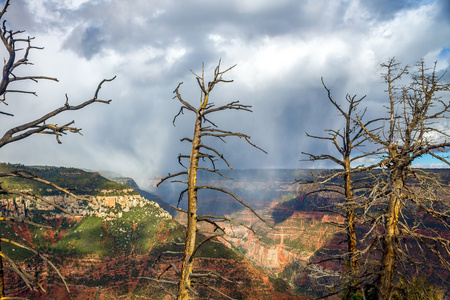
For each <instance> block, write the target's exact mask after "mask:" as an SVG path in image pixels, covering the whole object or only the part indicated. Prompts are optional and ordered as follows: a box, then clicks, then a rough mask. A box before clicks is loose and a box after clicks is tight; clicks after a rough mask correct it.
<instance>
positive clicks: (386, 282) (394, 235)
mask: <svg viewBox="0 0 450 300" xmlns="http://www.w3.org/2000/svg"><path fill="white" fill-rule="evenodd" d="M391 183H392V193H391V195H390V196H389V203H388V207H387V211H386V217H385V225H384V230H385V232H384V236H383V240H382V247H383V248H382V250H383V255H382V258H381V263H382V268H381V274H380V277H379V282H378V299H380V300H388V299H391V296H392V292H393V290H394V287H395V282H394V279H395V277H396V276H395V275H396V271H397V260H398V258H397V255H398V253H397V249H398V247H399V245H398V221H399V217H400V210H401V205H402V203H401V197H402V194H403V192H402V191H403V187H404V184H405V179H404V174H403V172H402V170H401V169H400V170H399V169H396V168H393V170H392V175H391Z"/></svg>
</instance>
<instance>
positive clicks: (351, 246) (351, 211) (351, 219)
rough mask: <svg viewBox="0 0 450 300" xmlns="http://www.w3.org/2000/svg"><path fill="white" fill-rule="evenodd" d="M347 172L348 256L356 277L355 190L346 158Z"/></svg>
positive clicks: (346, 221) (348, 159) (348, 158)
mask: <svg viewBox="0 0 450 300" xmlns="http://www.w3.org/2000/svg"><path fill="white" fill-rule="evenodd" d="M345 170H346V171H348V173H347V174H346V175H345V178H344V181H345V200H346V201H347V204H348V207H347V214H346V220H345V225H346V226H347V241H348V245H347V246H348V255H349V261H348V263H349V267H350V269H351V271H352V273H353V274H354V275H356V274H357V273H358V263H357V257H356V252H357V251H358V248H357V240H356V228H355V227H356V226H355V207H354V204H353V203H352V201H353V188H352V176H351V173H350V171H351V167H350V157H345Z"/></svg>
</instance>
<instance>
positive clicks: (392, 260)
mask: <svg viewBox="0 0 450 300" xmlns="http://www.w3.org/2000/svg"><path fill="white" fill-rule="evenodd" d="M381 66H382V68H384V70H385V73H384V74H383V78H384V80H385V82H386V84H387V93H388V99H389V102H388V105H386V108H387V117H386V122H385V123H384V126H383V127H382V128H379V129H376V130H373V129H369V128H368V127H367V126H365V124H364V123H363V122H362V121H361V118H360V116H358V115H357V114H356V120H357V122H358V124H359V126H361V128H362V129H363V130H364V133H365V135H366V137H367V138H368V139H369V140H370V142H371V143H375V144H376V145H378V147H379V148H380V149H381V150H382V152H383V156H382V160H381V162H380V169H381V170H380V172H379V175H378V176H377V182H376V184H374V186H373V187H372V191H371V197H370V198H369V199H368V200H367V202H366V204H365V211H366V212H367V214H366V215H365V218H366V219H367V220H368V221H370V224H371V226H372V227H371V230H370V232H372V233H373V234H374V235H373V242H372V243H370V245H369V246H368V249H367V251H368V252H370V253H373V254H374V257H372V262H371V264H372V266H373V274H374V275H375V283H374V284H375V292H376V294H377V298H378V299H383V300H385V299H386V300H387V299H391V298H392V297H393V295H395V294H397V295H400V294H402V293H403V291H402V288H401V286H409V287H411V286H413V285H414V284H415V283H416V282H417V280H418V279H420V275H421V274H424V273H425V271H426V272H433V276H435V277H439V276H440V275H441V274H439V273H442V274H443V275H445V272H438V271H437V270H438V268H442V269H443V270H450V237H449V236H448V232H449V229H450V222H449V221H450V205H449V201H448V195H449V188H448V186H447V185H445V184H443V183H442V182H441V181H440V180H439V178H437V177H436V176H435V175H434V174H433V173H432V172H426V171H423V170H420V169H415V168H413V167H412V163H413V162H414V161H415V160H416V159H417V158H419V157H422V156H424V155H428V156H432V157H434V158H436V159H438V160H440V161H441V162H442V163H444V164H445V165H450V161H449V160H448V158H446V157H445V156H444V155H445V153H446V151H448V149H449V146H450V141H449V138H450V131H449V130H450V129H449V128H448V126H447V125H446V124H447V122H446V120H448V114H449V110H450V104H449V98H448V92H450V83H445V82H443V76H444V75H445V73H444V74H443V75H442V74H441V75H439V73H438V71H437V68H436V64H435V65H434V66H433V67H432V68H427V67H426V66H425V63H424V62H423V61H420V62H419V63H418V64H417V65H416V66H415V68H413V69H412V71H410V69H411V68H409V67H408V66H404V67H401V65H400V64H399V63H397V62H396V61H395V59H390V60H389V61H388V62H387V63H385V64H382V65H381ZM407 75H410V80H409V82H408V81H406V80H405V77H407ZM446 92H447V93H446ZM444 97H447V98H444ZM439 153H444V155H439ZM369 258H370V257H369ZM434 264H436V265H434ZM430 278H431V277H430ZM443 280H448V278H443ZM424 291H426V289H424ZM421 292H422V291H421ZM421 297H423V299H431V297H432V295H429V294H428V295H427V294H423V293H422V296H421ZM433 297H434V296H433Z"/></svg>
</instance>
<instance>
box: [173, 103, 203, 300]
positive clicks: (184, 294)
mask: <svg viewBox="0 0 450 300" xmlns="http://www.w3.org/2000/svg"><path fill="white" fill-rule="evenodd" d="M202 112H203V109H200V110H199V112H198V113H197V119H196V121H195V129H194V138H193V140H192V149H191V156H190V166H189V173H188V214H187V219H188V220H187V230H186V240H185V246H184V255H183V262H182V266H181V271H180V281H179V283H178V296H177V299H178V300H185V299H189V287H190V286H191V280H190V274H191V273H192V267H193V264H194V258H193V257H192V255H193V254H194V250H195V240H196V235H197V169H198V160H199V152H200V144H201V137H200V133H201V132H200V129H201V126H202V123H201V122H202V115H201V114H202Z"/></svg>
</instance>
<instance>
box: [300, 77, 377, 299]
mask: <svg viewBox="0 0 450 300" xmlns="http://www.w3.org/2000/svg"><path fill="white" fill-rule="evenodd" d="M322 84H323V86H324V88H325V90H326V91H327V94H328V100H329V101H330V102H331V104H333V106H334V107H335V108H336V109H337V110H338V111H339V115H340V116H341V117H342V118H343V120H344V122H345V123H344V127H343V129H342V130H335V129H327V130H325V132H326V133H328V135H327V136H315V135H310V134H308V133H306V135H307V136H308V137H311V138H314V139H319V140H325V141H328V142H330V143H331V144H332V145H333V146H334V148H335V149H336V151H337V152H338V155H333V154H319V155H317V154H311V153H305V152H302V153H303V154H304V155H307V156H308V160H309V161H317V160H327V161H331V162H333V163H335V164H337V165H339V167H340V169H339V170H336V171H333V172H331V173H329V172H326V173H325V174H317V175H316V176H315V177H316V178H315V179H313V180H298V181H297V182H299V183H306V184H307V188H308V189H310V191H309V192H308V193H324V192H325V193H337V194H339V195H341V196H342V197H343V198H344V199H345V202H344V203H343V204H340V203H339V204H336V206H337V207H336V208H337V210H336V209H335V208H331V209H332V211H333V212H335V213H338V214H340V215H342V216H343V217H344V218H345V221H344V224H343V228H344V229H345V231H346V244H347V251H346V252H345V253H343V254H341V255H339V257H336V259H339V260H340V259H342V258H343V259H344V261H345V265H346V266H347V267H348V268H349V272H348V273H349V274H341V276H340V277H341V279H340V280H339V282H340V287H335V288H337V290H336V292H334V293H339V292H341V291H342V290H346V294H347V296H349V295H350V293H352V292H353V291H354V289H356V288H357V286H358V280H356V278H357V277H358V269H359V266H358V265H359V264H358V256H359V254H358V239H357V237H356V225H357V215H356V209H357V208H358V207H359V205H360V203H359V202H360V201H361V199H363V198H364V195H365V191H367V188H368V184H367V178H366V177H361V176H362V175H360V176H359V178H358V179H357V180H355V179H354V178H353V177H352V176H353V175H354V174H355V173H360V174H361V173H363V172H367V171H369V170H371V169H373V168H375V167H376V166H377V165H376V164H374V165H369V166H365V165H364V164H362V163H359V164H358V160H361V159H364V158H367V157H375V156H376V155H377V151H376V150H371V151H367V150H364V147H365V146H366V145H365V143H366V142H367V139H368V138H367V136H366V135H365V132H364V130H363V128H362V127H361V126H359V124H358V123H357V122H355V121H354V118H355V111H357V109H358V106H359V105H360V104H361V102H362V101H363V100H364V98H365V97H366V96H363V97H361V98H357V95H353V96H351V95H350V94H347V95H346V97H345V100H346V102H347V105H348V107H346V108H342V107H341V105H339V104H338V103H337V102H336V101H335V100H334V99H333V97H332V95H331V91H330V89H329V88H327V86H326V85H325V83H324V82H323V79H322ZM364 113H365V110H364V111H363V112H362V113H360V116H361V118H362V116H363V115H364ZM378 121H380V120H377V119H375V120H371V121H369V122H367V123H365V127H366V128H367V127H368V126H369V125H370V124H372V123H376V122H378ZM355 164H357V165H356V166H353V165H355ZM355 192H358V194H357V195H356V194H355ZM329 259H330V258H326V260H329ZM343 278H349V280H348V281H347V280H344V282H343V280H342V279H343ZM355 280H356V282H355ZM344 297H346V296H344Z"/></svg>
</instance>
